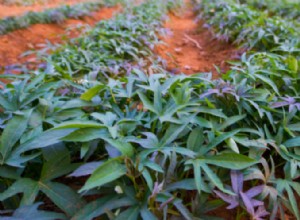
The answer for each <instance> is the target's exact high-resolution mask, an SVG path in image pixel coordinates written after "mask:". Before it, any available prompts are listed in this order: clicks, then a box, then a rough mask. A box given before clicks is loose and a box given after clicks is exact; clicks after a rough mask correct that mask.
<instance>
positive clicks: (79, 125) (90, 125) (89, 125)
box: [54, 121, 106, 130]
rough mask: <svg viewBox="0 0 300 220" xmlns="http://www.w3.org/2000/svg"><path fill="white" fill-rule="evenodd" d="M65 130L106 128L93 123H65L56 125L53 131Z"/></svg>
mask: <svg viewBox="0 0 300 220" xmlns="http://www.w3.org/2000/svg"><path fill="white" fill-rule="evenodd" d="M65 128H106V126H105V125H103V124H100V123H97V122H93V121H67V122H64V123H61V124H59V125H57V126H56V127H55V128H54V129H55V130H57V129H65Z"/></svg>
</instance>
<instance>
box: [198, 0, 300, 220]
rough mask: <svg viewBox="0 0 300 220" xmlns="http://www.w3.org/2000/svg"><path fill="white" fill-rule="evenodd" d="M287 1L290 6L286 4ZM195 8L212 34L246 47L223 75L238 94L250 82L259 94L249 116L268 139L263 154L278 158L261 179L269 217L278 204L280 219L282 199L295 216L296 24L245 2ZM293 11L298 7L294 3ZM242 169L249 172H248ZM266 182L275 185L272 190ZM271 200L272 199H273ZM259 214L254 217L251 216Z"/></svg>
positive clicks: (299, 63)
mask: <svg viewBox="0 0 300 220" xmlns="http://www.w3.org/2000/svg"><path fill="white" fill-rule="evenodd" d="M247 3H248V4H249V2H247ZM286 6H287V7H289V5H288V4H287V5H286ZM199 9H200V10H199V12H200V17H202V18H204V19H205V20H206V22H207V23H206V25H205V26H206V27H207V28H210V29H211V30H212V31H213V32H214V33H215V34H216V37H218V38H221V39H226V40H230V41H232V42H234V43H236V44H238V45H242V46H243V47H245V48H246V49H248V50H249V51H248V52H247V53H246V54H244V55H243V56H242V58H241V61H240V62H235V63H232V70H231V71H229V72H228V73H227V74H225V75H223V79H224V80H226V81H227V82H228V80H229V81H231V82H233V83H234V87H237V86H238V84H239V83H240V85H241V87H240V89H239V90H238V91H239V92H240V94H244V95H245V93H244V91H247V90H248V89H246V88H247V86H250V88H253V89H254V91H253V92H254V93H253V95H254V94H256V95H255V96H256V97H259V96H260V98H259V99H260V101H259V102H257V103H253V102H252V104H254V105H253V107H254V108H255V111H253V112H248V114H247V118H250V115H253V114H254V115H255V114H257V116H258V118H260V120H262V121H261V122H262V123H259V124H257V125H256V127H257V129H259V130H260V131H261V132H262V134H263V136H264V139H267V140H268V141H267V142H268V143H265V147H267V146H269V147H270V148H269V150H268V151H267V153H265V154H264V155H262V156H263V157H262V158H264V159H266V161H268V163H269V164H273V166H274V162H273V158H274V157H275V158H276V162H275V167H276V168H275V167H274V168H273V169H272V172H273V174H272V175H269V176H268V178H269V179H268V178H267V179H264V181H265V184H266V186H265V189H264V190H263V193H262V194H261V196H260V198H265V199H266V196H267V195H268V194H269V195H270V196H271V197H272V196H273V197H272V198H269V200H265V204H266V203H268V207H269V208H271V207H272V208H273V211H272V212H270V214H271V216H270V218H271V219H274V218H275V215H276V213H277V211H278V207H279V210H280V213H281V218H282V219H284V209H283V208H280V206H281V205H280V204H284V205H285V206H286V208H288V209H289V210H290V211H291V213H293V215H294V216H295V217H296V218H297V219H299V218H300V215H299V207H298V205H297V202H296V197H295V196H294V192H293V190H295V192H296V194H297V195H298V196H299V195H300V188H299V186H300V185H299V183H298V182H297V179H298V178H299V174H300V172H299V165H300V163H299V159H300V157H299V156H300V154H299V147H300V138H299V131H300V129H299V122H298V121H299V111H300V102H299V91H300V86H299V85H300V83H299V76H300V68H299V67H300V40H299V36H300V28H299V23H297V22H293V21H291V20H290V19H288V18H287V19H285V18H283V17H278V16H271V17H270V14H267V13H264V12H262V11H257V10H254V9H253V8H251V7H249V6H247V5H245V4H236V3H230V2H229V1H221V2H220V1H202V4H201V5H200V8H199ZM278 10H279V9H278ZM283 10H285V9H283ZM294 10H295V11H294V12H297V8H294ZM279 14H281V13H279ZM247 82H248V83H247ZM242 88H243V89H242ZM215 92H216V91H215ZM220 92H221V91H220ZM223 92H224V91H223ZM220 95H221V94H220ZM249 97H250V96H249ZM239 102H240V100H239ZM265 102H266V103H269V104H266V103H265ZM245 107H246V106H245ZM246 108H248V107H246ZM254 112H255V113H254ZM277 114H279V115H281V116H279V115H278V116H279V117H278V118H277V117H276V115H277ZM250 145H252V144H250ZM272 148H273V150H271V149H272ZM283 151H284V154H282V152H283ZM265 166H266V164H264V165H263V167H264V169H265ZM249 170H251V168H250V169H249ZM255 172H256V171H255ZM255 172H252V174H250V176H251V177H252V178H256V179H261V175H260V174H259V173H258V172H256V173H255ZM268 172H269V171H268ZM282 173H284V175H282ZM245 174H246V176H249V173H248V172H247V171H246V173H245ZM271 176H272V177H271ZM256 184H257V183H256ZM270 186H273V187H274V188H275V190H274V191H273V190H270V188H269V187H270ZM266 187H267V188H266ZM274 193H275V194H274ZM272 194H273V195H272ZM275 195H276V196H275ZM219 196H220V197H221V198H223V199H224V200H225V201H227V202H229V203H230V204H231V206H230V207H229V208H233V207H235V205H234V206H233V200H232V199H229V197H228V196H225V195H224V194H223V195H219ZM272 199H273V200H274V201H276V202H275V203H273V204H272V202H271V201H272ZM241 200H242V201H243V202H242V206H244V207H245V209H246V210H247V212H248V213H249V214H251V215H252V216H255V209H253V208H251V204H252V206H254V207H255V206H259V205H257V204H255V201H253V202H250V200H245V199H244V198H243V197H241ZM269 210H270V209H269ZM259 211H260V209H259V208H258V212H259ZM257 218H258V217H257V216H256V217H255V219H257Z"/></svg>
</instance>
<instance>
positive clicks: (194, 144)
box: [187, 128, 204, 151]
mask: <svg viewBox="0 0 300 220" xmlns="http://www.w3.org/2000/svg"><path fill="white" fill-rule="evenodd" d="M203 142H204V135H203V129H202V128H195V129H194V130H193V131H192V132H191V133H190V135H189V137H188V141H187V148H188V149H190V150H192V151H198V149H199V148H200V147H201V145H202V144H203Z"/></svg>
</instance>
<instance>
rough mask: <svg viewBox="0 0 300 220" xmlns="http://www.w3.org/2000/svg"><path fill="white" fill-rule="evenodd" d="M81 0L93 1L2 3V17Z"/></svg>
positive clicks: (70, 3) (0, 8)
mask: <svg viewBox="0 0 300 220" xmlns="http://www.w3.org/2000/svg"><path fill="white" fill-rule="evenodd" d="M81 2H91V0H51V1H49V2H48V3H44V4H34V5H30V6H22V5H20V6H19V5H1V4H0V19H1V18H4V17H8V16H19V15H23V14H25V13H26V12H28V11H34V12H38V11H44V10H45V9H49V8H57V7H59V6H61V5H74V4H78V3H81Z"/></svg>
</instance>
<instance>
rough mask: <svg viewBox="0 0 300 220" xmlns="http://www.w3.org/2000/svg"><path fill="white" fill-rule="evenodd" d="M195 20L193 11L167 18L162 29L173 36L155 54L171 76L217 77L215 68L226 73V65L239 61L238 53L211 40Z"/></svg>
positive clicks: (233, 47)
mask: <svg viewBox="0 0 300 220" xmlns="http://www.w3.org/2000/svg"><path fill="white" fill-rule="evenodd" d="M195 20H196V17H195V15H194V14H193V12H192V10H188V11H187V12H185V13H184V14H183V15H182V16H176V15H173V14H171V15H169V20H167V21H166V23H165V28H168V29H170V30H171V32H172V34H171V35H169V36H167V37H163V38H162V39H161V40H163V41H164V42H165V43H166V45H160V46H159V47H157V48H156V52H157V53H158V54H159V55H160V56H161V57H162V58H164V59H165V60H166V61H167V63H168V67H167V69H168V70H169V71H171V72H173V73H180V72H182V73H185V74H193V73H198V72H211V71H212V72H213V76H214V77H217V76H218V74H217V71H216V69H215V67H214V65H216V66H218V67H220V69H221V70H222V71H226V70H227V69H228V68H229V65H228V64H227V63H226V61H227V60H233V59H237V58H239V56H240V55H241V51H240V50H238V49H237V48H236V47H235V46H233V45H230V44H228V43H226V42H222V41H218V40H216V39H214V38H213V35H212V33H211V32H210V31H209V30H207V29H204V28H202V24H201V22H200V23H199V22H196V21H195Z"/></svg>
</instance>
